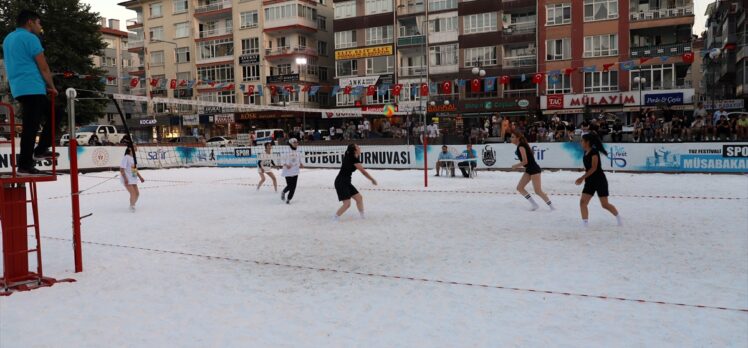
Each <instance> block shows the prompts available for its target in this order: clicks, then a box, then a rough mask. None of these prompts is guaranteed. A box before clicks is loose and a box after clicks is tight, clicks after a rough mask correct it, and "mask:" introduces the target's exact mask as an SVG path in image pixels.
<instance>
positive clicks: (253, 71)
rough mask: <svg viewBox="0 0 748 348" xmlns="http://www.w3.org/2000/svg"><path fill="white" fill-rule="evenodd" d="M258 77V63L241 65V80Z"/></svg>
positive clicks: (256, 78) (257, 78)
mask: <svg viewBox="0 0 748 348" xmlns="http://www.w3.org/2000/svg"><path fill="white" fill-rule="evenodd" d="M259 79H260V64H252V65H247V66H243V67H242V81H256V80H259Z"/></svg>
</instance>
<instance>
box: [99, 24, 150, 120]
mask: <svg viewBox="0 0 748 348" xmlns="http://www.w3.org/2000/svg"><path fill="white" fill-rule="evenodd" d="M100 25H101V28H100V29H99V30H100V31H101V36H102V40H103V41H104V43H105V44H106V48H104V49H103V50H101V52H100V53H99V55H95V56H93V57H92V58H93V64H94V66H95V67H97V68H100V69H103V70H104V76H105V77H104V80H105V82H104V83H105V85H106V87H105V91H106V92H107V93H119V94H129V93H130V85H129V79H127V77H128V72H129V69H130V67H131V66H132V65H136V66H137V65H139V61H138V56H137V55H136V54H134V53H130V52H129V51H128V47H127V45H128V39H129V35H128V33H127V32H126V31H122V30H120V21H119V20H116V19H109V20H108V21H107V20H106V19H105V18H101V19H100ZM123 108H124V109H123V113H125V116H126V117H127V118H130V117H131V116H132V114H133V113H137V112H138V111H140V112H141V113H142V109H141V110H135V109H134V105H132V104H129V103H127V104H125V105H123ZM98 123H100V124H115V125H121V124H122V120H121V117H120V116H119V113H118V112H117V109H116V108H115V106H114V105H112V104H111V103H110V104H108V105H107V107H106V109H105V110H104V114H103V115H102V117H100V118H99V120H98Z"/></svg>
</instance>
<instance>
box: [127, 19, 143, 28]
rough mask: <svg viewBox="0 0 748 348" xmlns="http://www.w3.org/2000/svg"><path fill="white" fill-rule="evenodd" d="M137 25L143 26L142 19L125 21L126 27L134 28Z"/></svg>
mask: <svg viewBox="0 0 748 348" xmlns="http://www.w3.org/2000/svg"><path fill="white" fill-rule="evenodd" d="M138 25H143V18H130V19H128V20H126V21H125V26H126V27H134V26H138Z"/></svg>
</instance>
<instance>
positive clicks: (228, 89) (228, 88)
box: [223, 83, 234, 91]
mask: <svg viewBox="0 0 748 348" xmlns="http://www.w3.org/2000/svg"><path fill="white" fill-rule="evenodd" d="M223 89H224V90H225V91H230V90H232V89H234V84H233V83H229V84H227V85H226V86H223Z"/></svg>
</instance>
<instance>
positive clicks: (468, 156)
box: [457, 144, 478, 178]
mask: <svg viewBox="0 0 748 348" xmlns="http://www.w3.org/2000/svg"><path fill="white" fill-rule="evenodd" d="M473 158H478V153H477V152H475V150H473V145H472V144H467V150H465V151H463V152H462V155H460V159H473ZM476 165H478V162H477V161H475V160H473V161H462V162H460V163H459V164H458V165H457V166H458V167H459V168H460V171H461V172H462V176H464V177H466V178H469V177H470V173H468V171H467V170H465V168H467V167H468V166H469V167H470V171H471V172H472V171H473V170H475V166H476Z"/></svg>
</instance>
